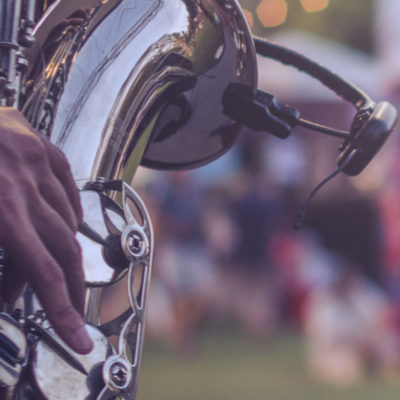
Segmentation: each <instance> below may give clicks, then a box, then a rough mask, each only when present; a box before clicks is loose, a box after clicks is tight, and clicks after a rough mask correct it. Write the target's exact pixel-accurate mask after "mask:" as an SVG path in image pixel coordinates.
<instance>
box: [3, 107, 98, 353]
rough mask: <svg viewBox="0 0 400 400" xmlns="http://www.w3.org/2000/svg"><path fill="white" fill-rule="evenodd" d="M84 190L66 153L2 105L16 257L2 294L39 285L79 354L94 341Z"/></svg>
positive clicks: (8, 214) (7, 227)
mask: <svg viewBox="0 0 400 400" xmlns="http://www.w3.org/2000/svg"><path fill="white" fill-rule="evenodd" d="M81 218H82V211H81V206H80V200H79V193H78V191H77V189H76V186H75V183H74V181H73V178H72V175H71V172H70V168H69V164H68V162H67V160H66V158H65V156H64V155H63V153H62V152H61V151H60V150H59V149H57V148H56V147H55V146H53V145H52V144H51V143H50V141H48V140H47V138H45V137H42V136H40V135H39V134H37V133H36V132H34V131H33V130H32V128H31V127H30V125H29V123H28V122H27V121H26V119H25V118H24V117H23V115H22V114H21V113H20V112H19V111H17V110H14V109H12V108H8V107H0V246H2V247H4V248H5V249H6V251H7V255H8V257H9V259H10V261H11V263H10V265H7V268H6V271H5V274H4V277H3V284H2V293H1V295H2V298H3V299H4V300H5V301H11V300H13V299H15V298H16V296H18V295H19V293H20V292H21V290H22V288H23V286H24V284H25V283H26V282H28V283H29V285H31V287H32V288H33V290H34V292H35V293H36V295H37V296H38V299H39V301H40V303H41V305H42V306H43V309H44V310H45V312H46V314H47V317H48V319H49V321H50V323H51V325H52V327H53V328H54V330H55V331H56V332H57V333H58V335H59V336H60V337H61V338H62V339H63V340H64V341H65V343H66V344H67V345H68V346H70V347H71V348H72V349H73V350H75V351H76V352H78V353H81V354H85V353H88V352H89V351H90V350H91V349H92V347H93V344H92V342H91V340H90V338H89V336H88V334H87V332H86V329H85V327H84V321H83V318H82V315H83V308H84V293H85V291H84V289H85V287H84V276H83V270H82V265H81V254H80V247H79V245H78V242H77V241H76V239H75V233H76V231H77V227H78V223H79V221H80V220H81Z"/></svg>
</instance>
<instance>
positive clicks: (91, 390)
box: [32, 325, 110, 400]
mask: <svg viewBox="0 0 400 400" xmlns="http://www.w3.org/2000/svg"><path fill="white" fill-rule="evenodd" d="M86 329H87V331H88V333H89V335H90V337H91V339H92V341H93V343H94V348H93V350H92V351H91V352H90V353H89V354H86V355H80V354H77V353H73V352H72V351H71V350H70V349H68V348H66V351H69V352H71V356H72V357H74V358H76V359H77V360H79V362H80V363H81V364H82V365H83V367H84V369H85V371H86V374H85V373H83V372H81V371H79V370H78V369H76V368H73V367H71V365H70V364H69V363H67V362H66V360H65V359H63V357H61V356H60V355H59V354H57V353H56V352H54V350H53V349H52V348H51V347H50V346H49V345H48V344H47V343H46V341H44V340H40V341H39V343H38V344H37V346H36V349H35V352H34V359H33V362H32V371H33V376H34V379H35V386H36V387H37V388H38V389H39V391H40V393H41V394H42V396H44V398H45V399H49V400H53V399H54V400H71V399H76V400H80V399H82V400H83V399H88V398H96V397H95V396H96V395H97V394H98V393H100V391H101V390H102V388H103V383H102V378H101V365H102V363H103V362H104V360H105V359H106V358H107V356H108V355H109V354H110V347H109V344H108V342H107V339H106V338H105V337H104V335H103V334H102V333H101V332H100V331H99V330H97V329H96V328H94V327H92V326H90V325H87V327H86ZM53 334H54V333H53ZM60 343H61V341H60ZM61 345H62V344H61Z"/></svg>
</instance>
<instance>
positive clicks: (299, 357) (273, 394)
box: [137, 331, 400, 400]
mask: <svg viewBox="0 0 400 400" xmlns="http://www.w3.org/2000/svg"><path fill="white" fill-rule="evenodd" d="M303 352H304V345H303V341H302V339H301V338H300V337H298V336H295V335H287V334H286V335H281V336H279V337H278V338H276V339H273V340H272V341H270V342H264V343H261V342H257V341H252V340H251V339H250V338H248V337H246V336H244V335H242V334H240V333H238V332H236V333H229V334H226V332H225V333H221V332H216V331H212V332H207V333H204V334H202V336H201V338H200V341H199V346H198V349H197V351H196V354H193V355H191V356H190V357H183V356H182V355H178V354H176V353H175V352H174V351H172V350H171V349H167V348H165V347H162V346H160V345H157V344H154V343H148V344H147V345H146V346H145V349H144V358H143V365H142V373H141V381H140V385H139V392H138V396H137V399H138V400H214V399H215V400H239V399H241V400H243V399H244V400H259V399H271V400H347V399H349V400H350V399H351V400H358V399H360V400H361V399H362V400H377V399H383V400H391V399H393V400H394V399H396V400H398V399H399V398H400V379H399V380H398V381H395V380H391V381H390V382H387V381H384V380H383V379H380V378H378V377H374V378H369V379H368V380H367V379H366V380H365V381H363V382H360V383H357V384H355V385H353V386H351V387H347V388H345V389H343V388H337V387H333V386H329V385H324V384H321V383H318V382H315V381H313V379H312V378H311V377H310V376H309V374H308V372H307V369H306V366H305V362H304V356H303Z"/></svg>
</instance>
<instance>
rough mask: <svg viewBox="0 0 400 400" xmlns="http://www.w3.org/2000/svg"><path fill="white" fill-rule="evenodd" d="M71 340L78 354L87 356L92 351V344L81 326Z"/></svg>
mask: <svg viewBox="0 0 400 400" xmlns="http://www.w3.org/2000/svg"><path fill="white" fill-rule="evenodd" d="M73 340H74V343H75V350H76V351H77V352H78V353H80V354H87V353H89V352H90V351H91V350H93V342H92V340H91V339H90V337H89V335H88V333H87V331H86V328H85V326H84V325H82V326H81V327H80V328H78V329H77V330H76V331H75V332H74V334H73Z"/></svg>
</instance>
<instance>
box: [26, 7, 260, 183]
mask: <svg viewBox="0 0 400 400" xmlns="http://www.w3.org/2000/svg"><path fill="white" fill-rule="evenodd" d="M67 3H69V4H68V5H66V4H65V3H64V2H60V1H58V2H56V3H55V4H54V6H53V7H52V8H51V9H50V10H49V12H48V13H47V14H46V15H45V17H44V20H43V22H40V23H39V24H38V26H37V28H36V29H35V31H34V34H35V36H36V37H37V38H38V41H39V43H40V44H39V45H38V46H36V48H35V49H32V50H31V51H30V52H29V53H28V55H27V56H28V59H29V61H30V65H32V66H33V67H31V68H30V71H29V74H28V76H27V79H26V91H25V96H24V98H23V99H22V101H21V108H22V109H23V110H24V113H25V114H26V115H27V116H28V118H29V119H30V120H31V121H32V122H33V123H34V124H35V126H36V127H37V128H39V129H41V130H42V131H44V132H45V133H47V134H48V135H50V136H51V140H52V141H53V142H54V143H55V144H57V146H59V147H60V148H61V149H62V150H63V151H64V152H65V154H66V155H67V157H68V158H69V160H70V162H71V165H72V169H73V173H74V175H75V177H76V179H77V180H78V181H87V180H91V179H94V178H96V177H98V176H103V177H105V178H107V179H115V178H118V179H124V180H125V181H131V179H132V176H133V174H134V171H135V169H136V167H137V165H138V164H139V163H142V164H144V165H147V166H150V167H155V168H190V167H195V166H197V165H201V164H205V163H207V162H209V161H211V160H213V159H215V158H217V157H218V156H219V155H221V154H222V153H224V152H225V151H226V150H227V149H228V148H230V146H231V145H232V144H233V143H234V141H235V139H236V138H237V136H238V134H239V132H240V130H241V126H239V125H238V124H237V123H235V122H234V121H232V120H231V119H230V118H228V117H227V116H224V115H223V114H222V102H221V99H222V95H223V92H224V90H225V89H226V87H227V86H228V84H229V83H232V82H241V83H244V84H246V85H248V86H250V87H252V88H255V85H256V79H257V77H256V64H255V55H254V48H253V43H252V39H251V36H250V34H249V31H248V27H247V24H246V22H245V20H244V18H243V15H242V13H241V10H240V8H239V6H238V5H237V3H236V2H235V1H232V0H219V1H216V0H214V1H204V0H202V1H200V0H197V1H193V0H190V1H189V0H174V1H163V0H141V1H137V0H120V1H112V0H108V1H101V2H95V1H93V0H92V1H88V2H84V3H86V4H85V5H86V7H84V6H83V5H82V2H78V1H68V2H67ZM55 32H56V34H57V35H58V36H57V37H56V35H55ZM55 38H56V40H55ZM43 64H45V66H44V65H43Z"/></svg>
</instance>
